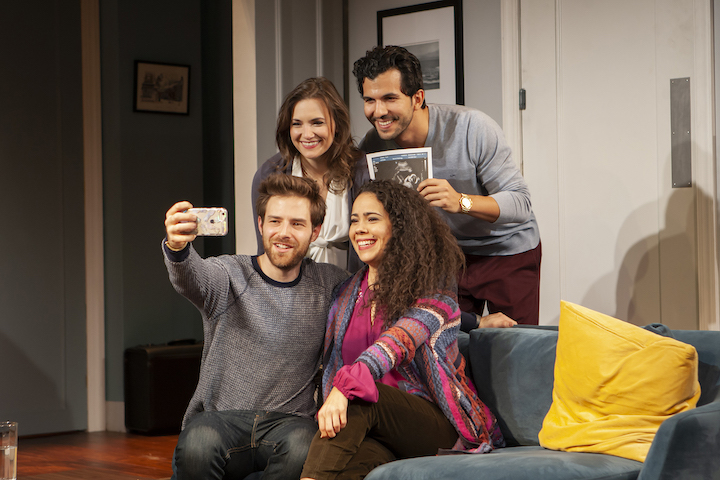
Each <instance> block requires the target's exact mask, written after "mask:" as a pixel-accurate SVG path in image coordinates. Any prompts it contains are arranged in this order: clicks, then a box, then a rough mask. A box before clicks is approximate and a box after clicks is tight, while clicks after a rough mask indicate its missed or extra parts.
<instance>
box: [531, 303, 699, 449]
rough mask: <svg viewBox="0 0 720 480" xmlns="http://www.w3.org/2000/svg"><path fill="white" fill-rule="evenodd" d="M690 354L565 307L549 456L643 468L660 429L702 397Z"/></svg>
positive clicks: (546, 431) (673, 343) (546, 437)
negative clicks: (557, 453) (616, 459)
mask: <svg viewBox="0 0 720 480" xmlns="http://www.w3.org/2000/svg"><path fill="white" fill-rule="evenodd" d="M697 374H698V360H697V353H696V351H695V348H694V347H692V346H691V345H687V344H685V343H682V342H679V341H677V340H675V339H673V338H669V337H662V336H659V335H657V334H655V333H652V332H649V331H648V330H644V329H642V328H639V327H636V326H634V325H632V324H629V323H626V322H623V321H621V320H617V319H614V318H612V317H610V316H607V315H604V314H601V313H598V312H594V311H592V310H590V309H588V308H584V307H581V306H579V305H574V304H571V303H568V302H562V304H561V307H560V324H559V335H558V343H557V353H556V361H555V381H554V385H553V394H552V396H553V400H552V405H551V406H550V410H549V411H548V414H547V416H546V417H545V420H544V422H543V426H542V429H541V431H540V434H539V439H540V444H541V445H542V446H544V447H546V448H551V449H555V450H564V451H573V452H596V453H607V454H611V455H617V456H620V457H624V458H629V459H633V460H638V461H644V460H645V457H646V456H647V452H648V450H649V448H650V444H651V443H652V440H653V438H654V436H655V433H656V432H657V429H658V427H659V426H660V424H661V423H662V422H663V421H664V420H666V419H667V418H669V417H670V416H671V415H673V414H676V413H679V412H683V411H685V410H689V409H691V408H694V407H695V405H696V403H697V400H698V398H699V397H700V386H699V383H698V380H697V378H698V377H697Z"/></svg>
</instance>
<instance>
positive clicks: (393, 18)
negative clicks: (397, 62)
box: [377, 0, 465, 105]
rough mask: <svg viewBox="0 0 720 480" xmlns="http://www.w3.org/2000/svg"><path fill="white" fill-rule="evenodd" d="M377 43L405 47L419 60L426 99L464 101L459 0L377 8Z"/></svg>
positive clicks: (433, 100) (461, 28)
mask: <svg viewBox="0 0 720 480" xmlns="http://www.w3.org/2000/svg"><path fill="white" fill-rule="evenodd" d="M377 34H378V45H398V46H400V47H405V48H406V49H407V50H408V51H409V52H410V53H412V54H413V55H415V56H416V57H417V58H418V60H420V65H421V68H422V73H423V88H424V90H425V98H426V99H427V101H428V102H430V103H444V104H450V105H452V104H458V105H463V104H464V103H465V81H464V75H465V74H464V68H463V24H462V0H440V1H435V2H429V3H421V4H418V5H409V6H405V7H399V8H391V9H388V10H380V11H378V12H377Z"/></svg>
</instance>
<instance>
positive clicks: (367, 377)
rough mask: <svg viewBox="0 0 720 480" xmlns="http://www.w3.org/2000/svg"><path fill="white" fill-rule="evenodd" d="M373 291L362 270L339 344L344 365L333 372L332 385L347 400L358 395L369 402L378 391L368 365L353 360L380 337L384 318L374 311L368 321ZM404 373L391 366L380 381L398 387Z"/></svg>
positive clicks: (374, 398) (374, 400) (373, 399)
mask: <svg viewBox="0 0 720 480" xmlns="http://www.w3.org/2000/svg"><path fill="white" fill-rule="evenodd" d="M372 295H373V293H372V291H371V290H370V289H369V288H368V274H367V272H365V276H364V277H363V280H362V283H361V284H360V292H359V294H358V298H357V302H356V303H355V308H354V309H353V313H352V316H351V317H350V323H348V327H347V331H346V332H345V339H344V340H343V345H342V359H343V364H344V366H342V367H340V369H339V370H338V372H337V375H335V380H334V381H333V386H334V387H336V388H337V389H338V390H340V392H342V394H343V395H345V397H346V398H347V399H348V400H352V399H353V398H359V399H361V400H365V401H368V402H377V400H378V391H377V387H376V386H375V380H373V377H372V374H371V373H370V370H369V369H368V367H367V365H365V364H364V363H362V362H357V363H356V362H355V360H357V358H358V357H359V356H360V354H361V353H363V352H364V351H365V350H367V348H368V347H370V346H371V345H372V344H373V343H375V341H376V340H377V339H378V338H379V337H380V334H381V333H382V332H383V318H382V315H381V314H380V312H376V315H375V322H374V324H373V322H372V321H371V318H372V313H371V300H372ZM402 380H403V377H402V375H400V373H398V372H397V371H396V370H391V371H390V372H388V373H387V374H386V375H385V376H384V377H383V378H381V379H380V380H379V382H380V383H384V384H385V385H389V386H391V387H395V388H397V387H398V382H400V381H402Z"/></svg>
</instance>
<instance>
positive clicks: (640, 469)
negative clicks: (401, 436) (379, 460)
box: [365, 325, 720, 480]
mask: <svg viewBox="0 0 720 480" xmlns="http://www.w3.org/2000/svg"><path fill="white" fill-rule="evenodd" d="M646 328H648V329H651V330H654V331H655V332H656V333H659V334H663V335H667V336H671V337H674V338H675V339H677V340H679V341H681V342H685V343H689V344H691V345H693V346H694V347H695V348H696V350H697V352H698V359H699V372H698V380H699V382H700V386H701V389H702V393H701V396H700V400H699V401H698V406H697V408H695V409H692V410H689V411H686V412H683V413H680V414H677V415H675V416H673V417H671V418H669V419H668V420H666V421H665V422H664V423H663V424H662V425H661V427H660V429H659V430H658V432H657V434H656V436H655V439H654V441H653V443H652V445H651V447H650V451H649V453H648V456H647V458H646V460H645V462H644V463H641V462H637V461H634V460H628V459H626V458H621V457H616V456H612V455H604V454H597V453H574V452H573V453H571V452H560V451H552V450H547V449H544V448H543V447H541V446H540V445H539V443H538V432H539V431H540V428H541V427H542V422H543V419H544V418H545V414H546V413H547V411H548V410H549V408H550V404H551V403H552V389H553V368H554V364H555V346H556V343H557V335H558V332H557V328H556V327H545V328H543V327H534V328H528V327H514V328H506V329H482V330H473V331H472V332H471V333H470V335H469V336H468V335H467V334H461V335H462V336H461V338H460V347H461V351H462V352H463V353H464V355H465V358H467V359H468V360H469V361H468V374H469V375H471V376H472V378H473V380H474V382H475V385H476V387H477V389H478V393H479V394H480V398H481V399H483V401H485V403H486V404H487V405H488V407H490V409H491V410H492V411H493V412H494V413H495V415H496V416H497V418H498V422H499V423H500V427H501V429H502V432H503V434H504V435H505V441H506V443H507V446H506V447H505V448H501V449H497V450H495V451H493V452H492V453H489V454H484V455H479V454H458V455H447V456H436V457H420V458H412V459H407V460H398V461H395V462H392V463H388V464H386V465H382V466H380V467H378V468H376V469H375V470H373V471H372V472H370V474H369V475H368V476H367V477H365V478H366V480H431V479H432V480H443V479H447V480H471V479H472V480H501V479H508V480H510V479H512V480H523V479H527V480H537V479H548V480H578V479H602V480H635V479H637V480H671V479H672V480H696V479H697V480H708V479H720V332H700V331H690V330H669V329H667V328H665V327H663V326H661V325H654V326H649V327H646ZM588 361H592V359H588ZM652 367H653V366H652V365H648V368H652Z"/></svg>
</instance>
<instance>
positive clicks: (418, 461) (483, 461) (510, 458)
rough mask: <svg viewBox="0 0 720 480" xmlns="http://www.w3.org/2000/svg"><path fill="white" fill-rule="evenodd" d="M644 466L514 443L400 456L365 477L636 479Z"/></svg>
mask: <svg viewBox="0 0 720 480" xmlns="http://www.w3.org/2000/svg"><path fill="white" fill-rule="evenodd" d="M642 466H643V465H642V463H640V462H636V461H634V460H628V459H625V458H620V457H613V456H610V455H598V454H595V453H568V452H557V451H552V450H545V449H543V448H542V447H513V448H499V449H497V450H494V451H493V452H492V453H486V454H482V455H481V454H466V455H448V456H442V457H419V458H411V459H408V460H399V461H396V462H391V463H388V464H385V465H381V466H379V467H377V468H376V469H374V470H373V471H372V472H370V474H369V475H368V476H367V477H365V480H478V479H493V480H495V479H512V480H525V479H526V480H536V479H538V478H547V479H553V480H577V479H579V478H582V479H584V480H593V479H597V480H599V479H602V480H635V479H636V478H637V476H638V473H639V472H640V470H641V469H642Z"/></svg>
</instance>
